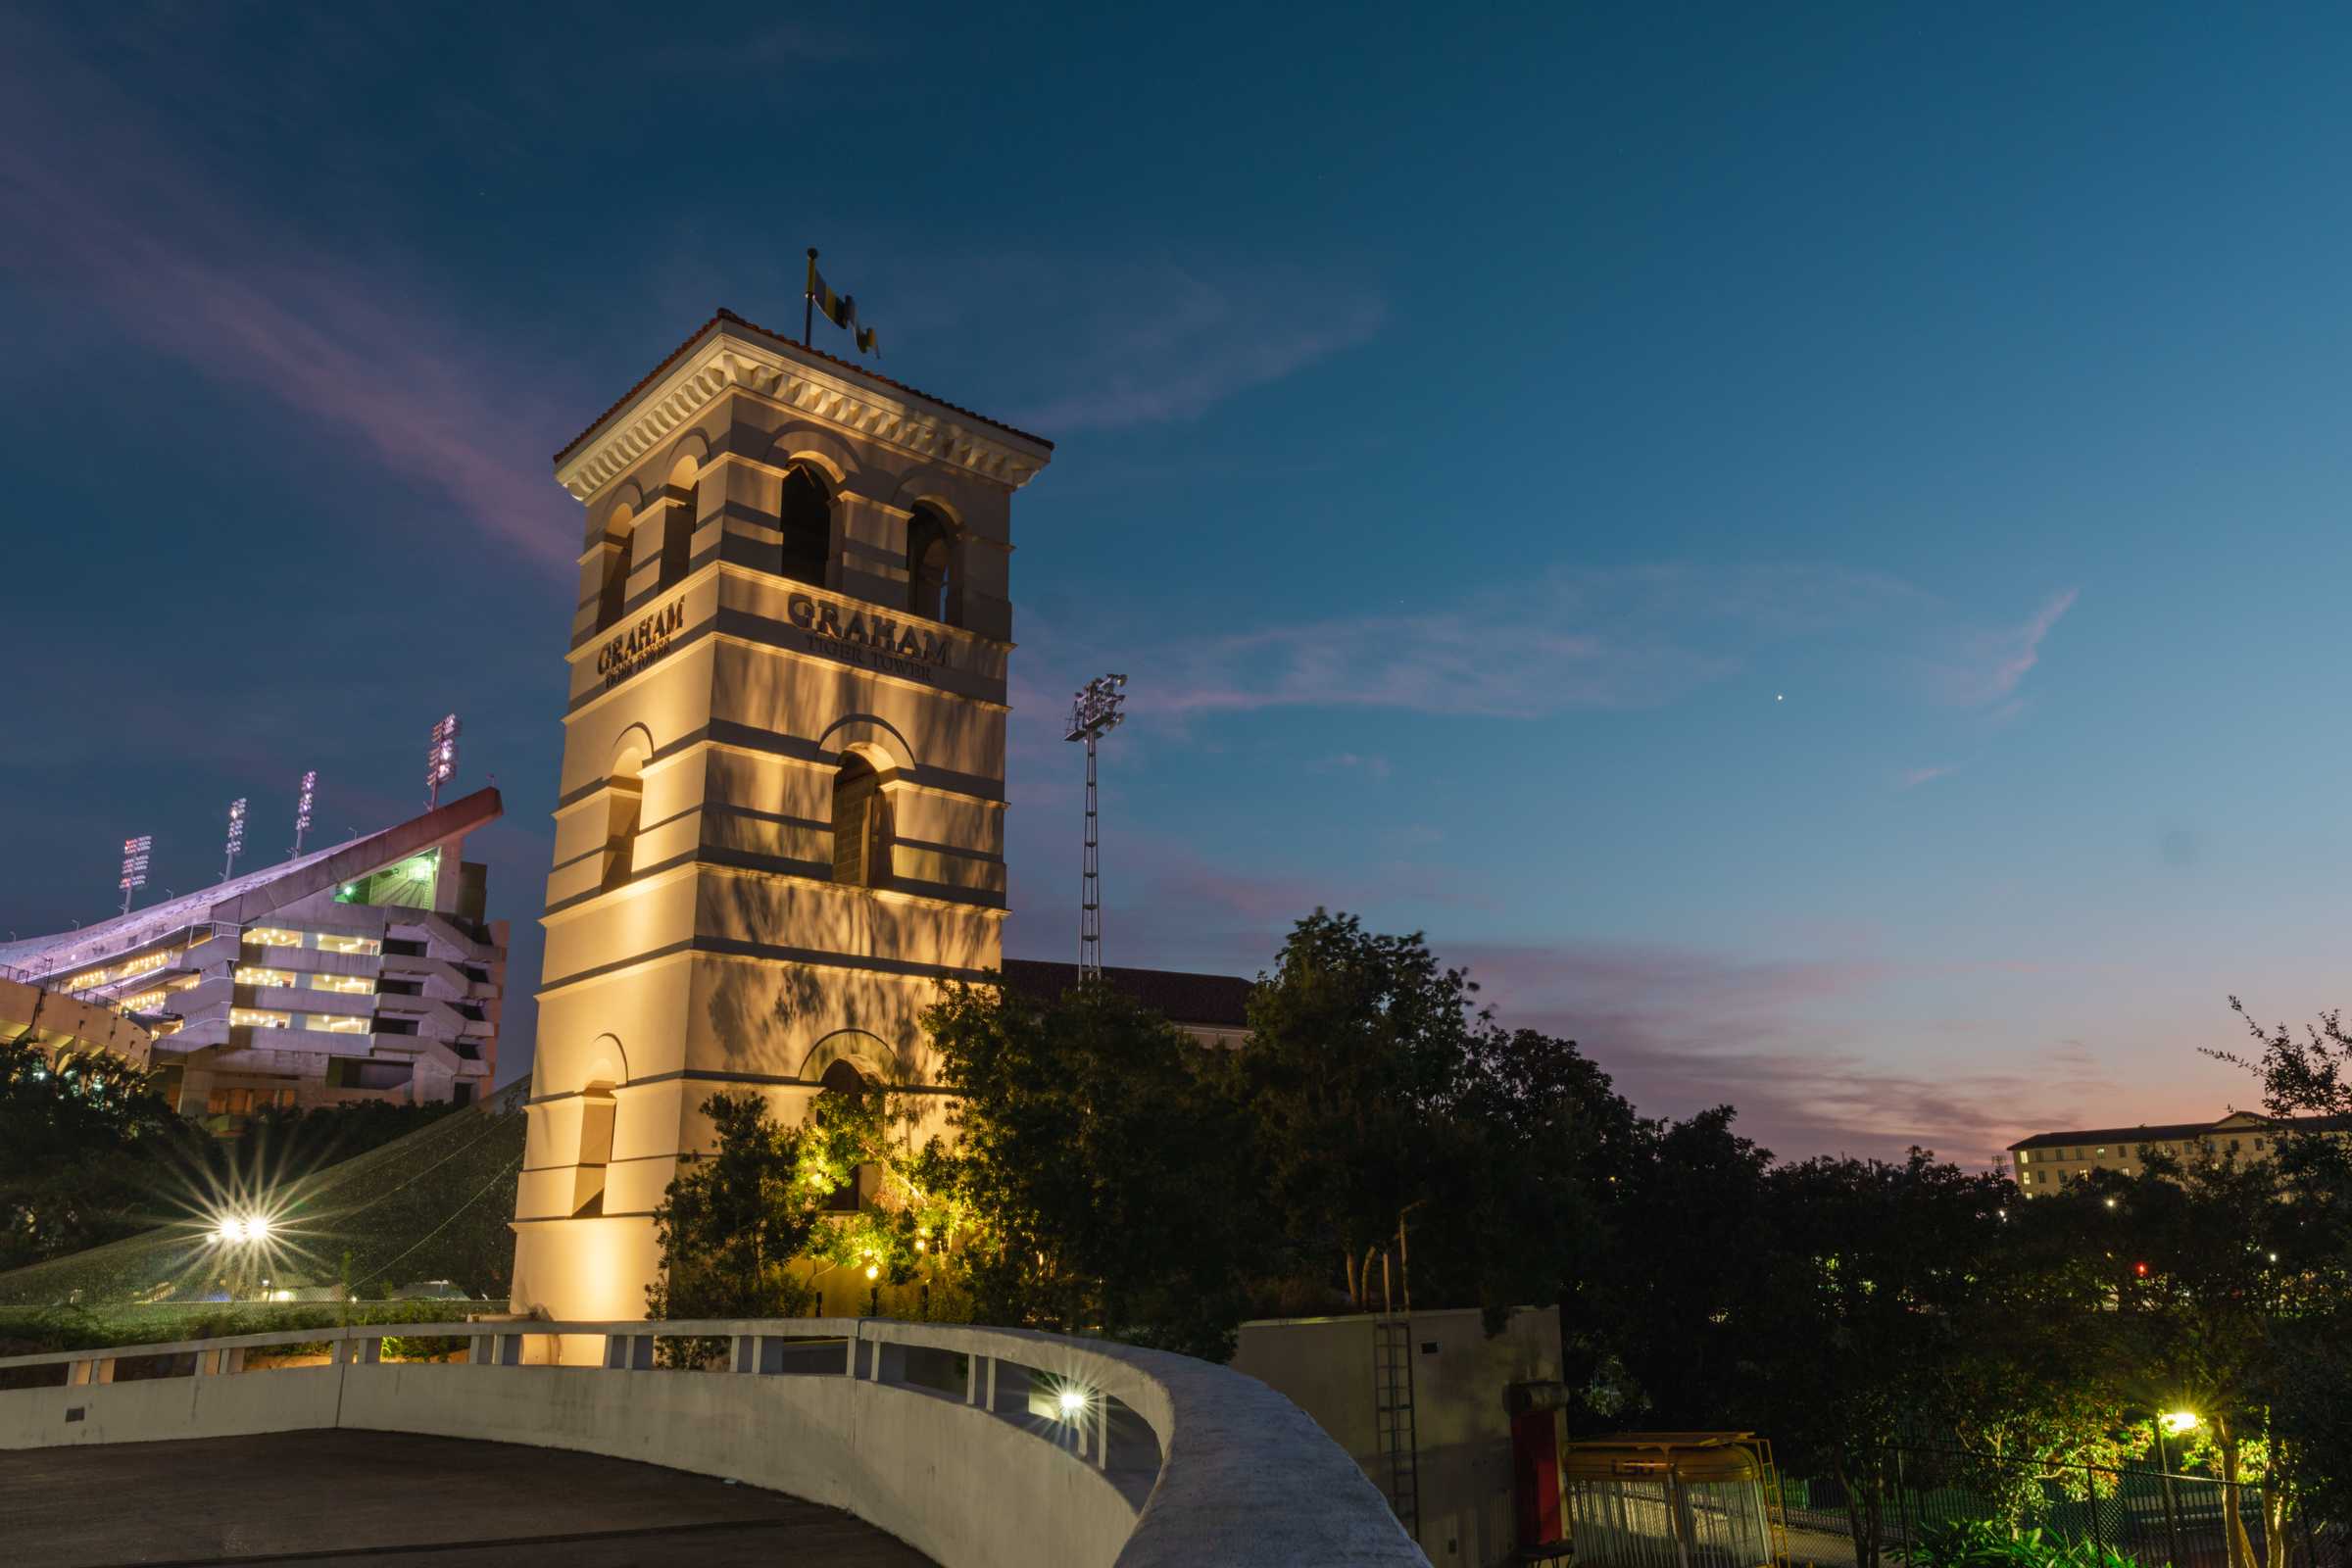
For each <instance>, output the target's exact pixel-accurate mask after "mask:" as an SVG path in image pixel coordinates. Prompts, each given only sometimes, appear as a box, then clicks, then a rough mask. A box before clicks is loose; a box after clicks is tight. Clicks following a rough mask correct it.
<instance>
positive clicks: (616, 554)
mask: <svg viewBox="0 0 2352 1568" xmlns="http://www.w3.org/2000/svg"><path fill="white" fill-rule="evenodd" d="M614 534H618V535H619V536H620V548H618V549H617V550H614V549H608V550H606V552H605V580H604V582H603V583H602V584H600V585H599V586H598V589H597V599H596V629H597V630H598V631H603V630H605V629H606V628H607V627H608V626H611V625H612V624H613V622H614V621H616V620H618V619H619V618H620V607H621V603H622V601H624V600H626V599H627V598H628V597H629V549H630V547H631V546H632V545H633V544H635V542H636V535H635V533H634V532H633V525H632V523H631V521H630V518H629V509H628V508H626V507H623V508H621V509H620V510H619V511H618V512H616V513H614V514H613V518H612V520H611V521H609V522H608V523H606V524H605V537H606V538H607V539H611V538H612V537H613V535H614Z"/></svg>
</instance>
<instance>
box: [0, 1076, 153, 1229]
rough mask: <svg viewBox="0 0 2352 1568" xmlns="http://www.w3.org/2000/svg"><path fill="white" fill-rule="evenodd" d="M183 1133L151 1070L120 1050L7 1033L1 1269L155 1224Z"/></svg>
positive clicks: (1, 1094)
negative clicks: (43, 1043) (50, 1043)
mask: <svg viewBox="0 0 2352 1568" xmlns="http://www.w3.org/2000/svg"><path fill="white" fill-rule="evenodd" d="M186 1142H187V1137H186V1134H185V1132H184V1130H183V1124H182V1123H181V1122H180V1120H179V1118H178V1117H177V1116H175V1115H173V1114H172V1107H171V1105H170V1104H169V1103H166V1101H165V1100H164V1098H163V1097H162V1096H161V1095H160V1094H158V1093H157V1092H156V1091H155V1088H154V1081H153V1078H152V1076H151V1075H150V1074H149V1073H147V1072H145V1071H143V1070H142V1069H140V1068H137V1067H134V1066H132V1065H131V1064H130V1063H129V1062H127V1061H124V1060H123V1058H122V1057H120V1056H117V1055H113V1054H108V1053H105V1052H97V1051H90V1052H58V1053H56V1054H51V1053H50V1052H47V1051H44V1050H43V1049H42V1048H40V1047H39V1046H36V1045H34V1044H32V1043H31V1041H30V1040H28V1039H17V1040H0V1269H5V1268H14V1267H16V1266H18V1265H20V1264H24V1263H32V1262H38V1261H39V1260H41V1259H43V1258H49V1257H56V1256H60V1255H62V1254H64V1253H67V1252H73V1251H79V1250H83V1249H85V1248H90V1247H95V1246H97V1245H99V1244H100V1243H102V1242H107V1241H112V1240H114V1239H115V1238H117V1237H120V1236H127V1235H129V1234H131V1233H132V1232H134V1231H136V1230H139V1229H141V1228H142V1227H143V1226H146V1225H151V1224H154V1223H156V1220H157V1216H155V1215H153V1214H152V1213H150V1212H149V1211H150V1210H152V1209H153V1208H154V1207H155V1206H156V1200H157V1198H158V1196H159V1193H160V1192H161V1191H162V1189H163V1186H164V1183H163V1182H162V1180H161V1177H162V1174H163V1172H165V1171H167V1170H169V1169H170V1168H171V1161H170V1156H171V1155H172V1153H174V1152H177V1151H179V1150H181V1149H182V1148H183V1146H184V1145H185V1144H186Z"/></svg>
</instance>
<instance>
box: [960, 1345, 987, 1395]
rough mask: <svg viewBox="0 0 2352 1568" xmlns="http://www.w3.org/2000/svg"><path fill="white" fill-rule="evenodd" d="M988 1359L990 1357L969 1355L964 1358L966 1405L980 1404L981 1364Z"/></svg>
mask: <svg viewBox="0 0 2352 1568" xmlns="http://www.w3.org/2000/svg"><path fill="white" fill-rule="evenodd" d="M988 1359H989V1357H987V1356H984V1355H967V1356H965V1357H964V1358H963V1402H964V1403H966V1404H978V1403H979V1402H980V1378H981V1372H980V1363H981V1362H983V1361H986V1360H988Z"/></svg>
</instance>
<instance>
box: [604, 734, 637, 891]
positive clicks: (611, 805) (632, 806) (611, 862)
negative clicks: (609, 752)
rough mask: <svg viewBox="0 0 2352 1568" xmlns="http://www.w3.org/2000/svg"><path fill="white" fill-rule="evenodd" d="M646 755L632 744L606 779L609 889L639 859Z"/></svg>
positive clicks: (623, 879)
mask: <svg viewBox="0 0 2352 1568" xmlns="http://www.w3.org/2000/svg"><path fill="white" fill-rule="evenodd" d="M644 762H645V759H644V758H643V757H642V756H640V755H639V754H638V753H637V751H636V750H635V749H634V748H632V749H630V750H629V751H627V752H624V753H622V754H621V758H620V760H619V761H617V762H615V763H614V764H613V776H612V777H611V778H610V779H607V780H606V781H605V783H606V790H605V875H604V882H603V886H604V889H605V891H606V892H608V893H609V892H611V891H612V890H613V889H614V888H616V887H619V886H620V885H621V884H622V883H623V882H626V881H627V880H628V879H629V873H630V872H631V871H632V870H634V869H635V868H636V862H637V824H638V820H639V818H640V816H641V815H642V814H643V810H644V806H645V783H644V780H643V779H641V778H640V777H639V776H638V770H639V768H641V767H642V766H643V765H644Z"/></svg>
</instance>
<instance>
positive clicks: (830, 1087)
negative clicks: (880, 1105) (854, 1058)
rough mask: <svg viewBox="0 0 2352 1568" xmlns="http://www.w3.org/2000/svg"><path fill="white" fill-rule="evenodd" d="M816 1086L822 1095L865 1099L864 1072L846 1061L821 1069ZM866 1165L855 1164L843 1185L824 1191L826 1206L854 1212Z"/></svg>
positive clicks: (856, 1208) (840, 1210)
mask: <svg viewBox="0 0 2352 1568" xmlns="http://www.w3.org/2000/svg"><path fill="white" fill-rule="evenodd" d="M817 1087H818V1089H819V1090H821V1091H822V1092H824V1093H826V1094H833V1095H840V1096H842V1097H843V1098H844V1099H846V1100H849V1101H851V1102H853V1103H855V1102H857V1101H860V1100H863V1099H864V1098H865V1074H863V1073H861V1072H859V1071H858V1069H857V1068H856V1067H854V1066H852V1065H850V1063H849V1062H848V1061H847V1060H844V1059H836V1060H835V1061H834V1062H833V1064H832V1065H831V1066H829V1067H827V1068H826V1069H825V1075H824V1076H823V1077H822V1078H820V1079H818V1080H817ZM870 1168H871V1167H869V1166H865V1165H859V1166H858V1168H857V1169H855V1170H853V1171H852V1172H850V1180H849V1184H848V1185H847V1186H844V1187H836V1188H834V1189H833V1191H831V1192H830V1193H827V1194H826V1195H825V1207H826V1209H827V1210H829V1211H830V1212H833V1213H836V1214H855V1213H856V1212H858V1205H859V1203H860V1201H862V1200H863V1198H864V1195H865V1187H866V1171H867V1170H868V1169H870Z"/></svg>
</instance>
